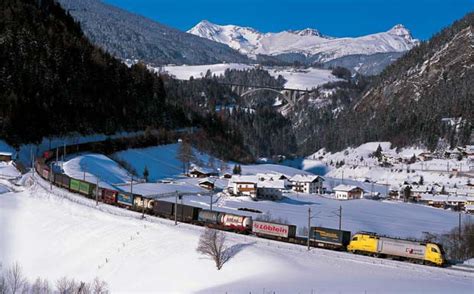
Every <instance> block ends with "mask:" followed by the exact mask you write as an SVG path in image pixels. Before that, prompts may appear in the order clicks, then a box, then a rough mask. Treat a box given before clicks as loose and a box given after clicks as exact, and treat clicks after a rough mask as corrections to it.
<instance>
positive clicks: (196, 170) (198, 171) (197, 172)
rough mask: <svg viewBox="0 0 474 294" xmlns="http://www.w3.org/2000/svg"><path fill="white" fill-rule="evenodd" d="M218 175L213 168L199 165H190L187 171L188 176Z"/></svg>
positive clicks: (204, 176)
mask: <svg viewBox="0 0 474 294" xmlns="http://www.w3.org/2000/svg"><path fill="white" fill-rule="evenodd" d="M218 175H219V174H218V173H217V171H216V170H214V169H211V168H205V167H199V166H192V167H191V170H190V171H189V173H188V176H189V177H191V178H207V177H212V176H218Z"/></svg>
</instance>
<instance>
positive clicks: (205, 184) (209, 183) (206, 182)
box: [199, 179, 214, 191]
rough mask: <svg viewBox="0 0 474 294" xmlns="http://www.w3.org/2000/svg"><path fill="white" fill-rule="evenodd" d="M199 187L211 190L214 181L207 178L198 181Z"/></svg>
mask: <svg viewBox="0 0 474 294" xmlns="http://www.w3.org/2000/svg"><path fill="white" fill-rule="evenodd" d="M199 187H201V188H204V189H206V190H209V191H212V190H214V181H211V180H209V179H204V180H201V181H199Z"/></svg>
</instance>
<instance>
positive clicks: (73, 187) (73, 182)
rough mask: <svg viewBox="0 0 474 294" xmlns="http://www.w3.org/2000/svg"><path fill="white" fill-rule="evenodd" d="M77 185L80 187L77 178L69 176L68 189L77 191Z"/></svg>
mask: <svg viewBox="0 0 474 294" xmlns="http://www.w3.org/2000/svg"><path fill="white" fill-rule="evenodd" d="M79 187H80V182H79V180H76V179H72V178H71V181H70V182H69V189H71V190H72V191H76V192H79Z"/></svg>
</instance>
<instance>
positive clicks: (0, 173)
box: [0, 162, 21, 179]
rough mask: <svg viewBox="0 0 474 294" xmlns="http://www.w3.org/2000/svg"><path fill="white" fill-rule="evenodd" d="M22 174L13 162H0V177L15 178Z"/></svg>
mask: <svg viewBox="0 0 474 294" xmlns="http://www.w3.org/2000/svg"><path fill="white" fill-rule="evenodd" d="M20 175H21V173H20V172H19V171H18V170H17V169H16V167H15V165H14V164H13V162H0V178H2V179H14V178H17V177H19V176H20Z"/></svg>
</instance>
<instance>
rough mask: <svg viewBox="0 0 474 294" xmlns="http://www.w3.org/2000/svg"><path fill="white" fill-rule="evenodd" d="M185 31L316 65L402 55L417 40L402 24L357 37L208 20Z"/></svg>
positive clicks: (245, 49) (252, 53)
mask: <svg viewBox="0 0 474 294" xmlns="http://www.w3.org/2000/svg"><path fill="white" fill-rule="evenodd" d="M188 32H189V33H191V34H194V35H197V36H200V37H203V38H207V39H209V40H213V41H216V42H220V43H223V44H227V45H228V46H230V47H232V48H234V49H236V50H239V51H240V52H242V53H244V54H247V55H249V56H255V55H256V54H264V55H279V54H287V53H299V54H304V55H305V56H315V55H319V58H318V59H317V61H319V62H324V61H329V60H332V59H335V58H339V57H343V56H348V55H355V54H365V55H369V54H375V53H384V52H403V51H407V50H410V49H411V48H413V47H414V46H415V45H417V44H418V40H416V39H414V38H413V37H412V36H411V34H410V31H408V30H407V29H406V28H405V27H404V26H403V25H396V26H394V27H393V28H392V29H390V30H388V31H387V32H382V33H377V34H371V35H367V36H362V37H356V38H333V37H328V36H324V35H322V34H321V33H320V32H319V31H317V30H314V29H309V28H308V29H304V30H298V31H282V32H278V33H261V32H259V31H257V30H255V29H253V28H247V27H239V26H235V25H225V26H221V25H217V24H213V23H210V22H209V21H201V22H200V23H198V24H197V25H196V26H195V27H193V28H191V29H190V30H189V31H188Z"/></svg>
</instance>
